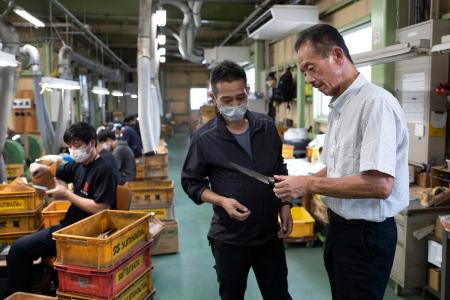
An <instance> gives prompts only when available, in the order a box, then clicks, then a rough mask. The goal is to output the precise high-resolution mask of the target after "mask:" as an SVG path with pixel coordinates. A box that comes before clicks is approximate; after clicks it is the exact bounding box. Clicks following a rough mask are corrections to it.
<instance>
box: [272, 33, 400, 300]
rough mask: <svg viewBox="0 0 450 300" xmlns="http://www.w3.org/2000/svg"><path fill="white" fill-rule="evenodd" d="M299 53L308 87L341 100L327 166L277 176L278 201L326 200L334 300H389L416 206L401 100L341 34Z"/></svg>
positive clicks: (319, 36) (307, 37)
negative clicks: (399, 245)
mask: <svg viewBox="0 0 450 300" xmlns="http://www.w3.org/2000/svg"><path fill="white" fill-rule="evenodd" d="M295 50H296V51H297V54H298V63H299V67H300V69H301V70H302V72H303V74H304V75H305V78H306V80H307V81H308V82H309V83H311V84H312V85H313V86H314V87H316V88H317V89H318V90H319V91H321V92H322V93H324V94H326V95H329V96H332V97H333V98H332V99H331V101H330V104H329V106H330V108H331V111H330V115H329V118H328V132H327V134H326V137H325V144H324V147H323V152H322V160H323V162H324V164H325V166H326V167H325V168H324V169H322V170H321V171H319V172H318V173H316V174H315V175H314V176H275V177H276V179H277V180H278V183H277V184H276V185H275V188H274V191H275V194H276V195H277V196H278V197H279V198H280V199H282V200H290V199H292V198H295V197H301V196H303V195H306V194H311V193H314V194H320V195H323V196H324V199H325V202H326V204H327V205H328V208H329V211H328V212H329V218H330V225H329V229H328V233H327V237H326V243H325V250H324V260H325V267H326V269H327V272H328V276H329V280H330V285H331V291H332V295H333V299H345V300H350V299H358V300H361V299H370V300H376V299H380V300H381V299H383V296H384V292H385V289H386V285H387V282H388V279H389V274H390V271H391V268H392V263H393V260H394V254H395V245H396V242H397V229H396V225H395V221H394V218H393V216H394V215H395V214H397V213H399V212H400V211H401V210H403V209H404V208H406V207H407V205H408V202H409V189H408V132H407V127H406V122H405V117H404V114H403V112H402V109H401V107H400V104H399V103H398V101H397V99H395V98H394V97H393V96H392V95H391V94H390V93H389V92H387V91H386V90H384V89H382V88H380V87H378V86H376V85H374V84H372V83H370V82H368V81H367V80H366V79H365V78H364V76H363V75H361V74H359V73H358V70H357V69H356V67H355V66H354V65H353V61H352V59H351V57H350V54H349V52H348V49H347V46H346V45H345V42H344V40H343V38H342V36H341V35H340V34H339V32H338V31H337V30H336V29H335V28H334V27H332V26H329V25H325V24H320V25H316V26H313V27H311V28H310V29H308V30H306V31H304V32H303V33H302V36H301V37H300V38H299V39H298V41H297V42H296V45H295Z"/></svg>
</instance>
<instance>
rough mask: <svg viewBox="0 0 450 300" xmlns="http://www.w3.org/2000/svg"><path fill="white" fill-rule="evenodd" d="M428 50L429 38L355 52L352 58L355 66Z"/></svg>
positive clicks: (410, 56)
mask: <svg viewBox="0 0 450 300" xmlns="http://www.w3.org/2000/svg"><path fill="white" fill-rule="evenodd" d="M429 50H430V48H429V40H418V41H414V42H411V43H404V44H395V45H391V46H387V47H384V48H381V49H374V50H371V51H367V52H363V53H359V54H355V55H352V59H353V62H354V63H355V65H356V66H357V67H364V66H371V65H377V64H385V63H391V62H396V61H400V60H404V59H408V58H414V57H417V56H420V55H427V54H428V53H429Z"/></svg>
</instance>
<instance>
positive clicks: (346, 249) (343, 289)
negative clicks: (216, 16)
mask: <svg viewBox="0 0 450 300" xmlns="http://www.w3.org/2000/svg"><path fill="white" fill-rule="evenodd" d="M329 216H330V225H329V228H328V233H327V237H326V242H325V250H324V260H325V268H326V269H327V272H328V277H329V280H330V285H331V292H332V295H333V300H343V299H345V300H352V299H355V300H366V299H367V300H378V299H379V300H381V299H383V296H384V292H385V290H386V286H387V283H388V280H389V275H390V273H391V269H392V264H393V261H394V254H395V246H396V243H397V227H396V225H395V221H394V218H388V219H386V220H385V221H383V222H379V223H377V222H369V221H363V220H350V221H346V220H345V219H343V218H341V217H340V216H338V215H336V214H334V213H333V212H331V211H329Z"/></svg>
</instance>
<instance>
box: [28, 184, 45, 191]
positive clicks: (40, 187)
mask: <svg viewBox="0 0 450 300" xmlns="http://www.w3.org/2000/svg"><path fill="white" fill-rule="evenodd" d="M31 186H32V187H33V188H35V189H37V190H41V191H44V192H46V191H48V188H47V187H46V186H43V185H37V184H32V185H31Z"/></svg>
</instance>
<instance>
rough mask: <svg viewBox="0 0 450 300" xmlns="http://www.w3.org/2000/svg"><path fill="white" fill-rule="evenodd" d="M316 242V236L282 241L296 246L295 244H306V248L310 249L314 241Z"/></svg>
mask: <svg viewBox="0 0 450 300" xmlns="http://www.w3.org/2000/svg"><path fill="white" fill-rule="evenodd" d="M316 240H317V236H316V235H313V236H306V237H301V238H285V239H283V241H284V242H285V243H287V244H297V243H306V247H308V248H309V247H312V246H313V245H314V241H316Z"/></svg>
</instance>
